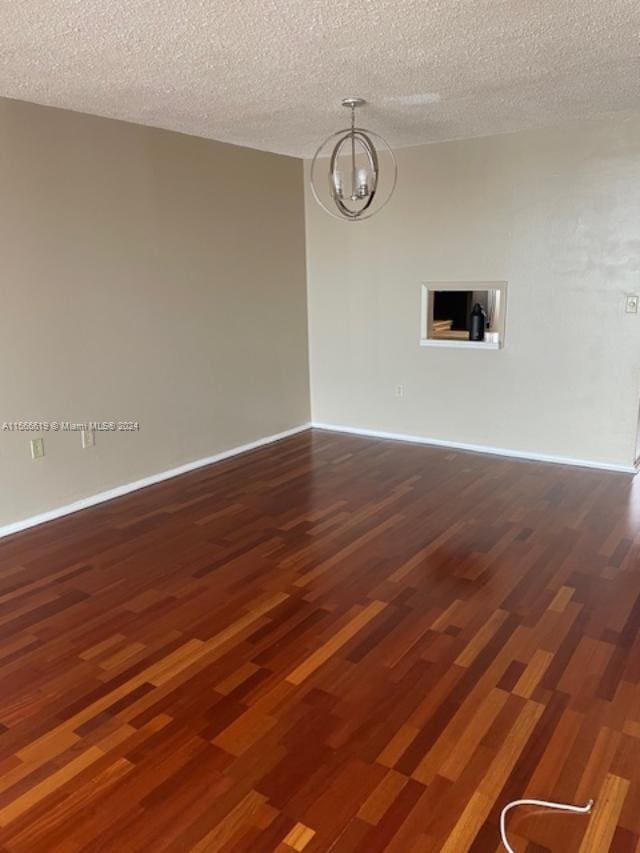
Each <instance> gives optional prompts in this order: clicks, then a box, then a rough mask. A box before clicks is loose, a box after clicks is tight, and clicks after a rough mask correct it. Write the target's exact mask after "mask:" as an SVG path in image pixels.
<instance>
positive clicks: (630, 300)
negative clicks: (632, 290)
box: [624, 294, 638, 314]
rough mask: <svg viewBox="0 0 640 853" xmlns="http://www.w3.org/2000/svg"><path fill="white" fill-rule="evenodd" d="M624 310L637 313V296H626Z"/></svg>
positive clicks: (628, 312)
mask: <svg viewBox="0 0 640 853" xmlns="http://www.w3.org/2000/svg"><path fill="white" fill-rule="evenodd" d="M624 310H625V311H626V312H627V314H637V313H638V297H637V296H636V295H635V294H631V295H630V296H627V301H626V305H625V309H624Z"/></svg>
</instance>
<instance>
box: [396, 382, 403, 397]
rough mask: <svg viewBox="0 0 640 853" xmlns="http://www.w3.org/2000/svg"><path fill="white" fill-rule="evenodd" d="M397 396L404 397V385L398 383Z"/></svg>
mask: <svg viewBox="0 0 640 853" xmlns="http://www.w3.org/2000/svg"><path fill="white" fill-rule="evenodd" d="M396 397H404V385H396Z"/></svg>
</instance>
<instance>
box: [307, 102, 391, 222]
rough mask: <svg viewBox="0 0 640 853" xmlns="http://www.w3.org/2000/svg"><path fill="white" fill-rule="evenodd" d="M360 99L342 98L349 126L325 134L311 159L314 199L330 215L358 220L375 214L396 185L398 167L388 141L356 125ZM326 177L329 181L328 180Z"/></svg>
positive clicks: (351, 220)
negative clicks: (326, 135)
mask: <svg viewBox="0 0 640 853" xmlns="http://www.w3.org/2000/svg"><path fill="white" fill-rule="evenodd" d="M364 104H365V101H363V100H362V98H345V99H344V100H343V101H342V106H344V107H347V108H348V109H350V110H351V127H349V128H345V129H343V130H338V131H336V133H332V134H331V135H330V136H328V137H327V138H326V139H325V140H324V141H323V142H322V144H321V145H320V146H319V147H318V150H317V151H316V153H315V156H314V158H313V160H312V162H311V175H310V184H311V191H312V193H313V196H314V198H315V200H316V201H317V202H318V204H319V205H320V207H322V208H323V209H324V210H325V211H326V212H327V213H329V214H330V215H331V216H334V217H336V218H337V219H346V220H347V221H348V222H358V221H360V220H362V219H368V218H369V217H370V216H373V215H374V213H378V211H379V210H381V209H382V208H383V207H384V205H385V204H386V203H387V202H388V201H389V199H390V198H391V195H392V194H393V191H394V189H395V186H396V180H397V176H398V166H397V163H396V158H395V157H394V154H393V151H392V150H391V148H390V146H389V144H388V143H387V142H386V141H385V140H384V139H383V138H382V137H381V136H380V135H379V134H377V133H374V132H373V131H371V130H365V129H364V128H361V127H356V119H355V114H356V109H357V108H358V107H362V106H363V105H364ZM327 179H328V180H327Z"/></svg>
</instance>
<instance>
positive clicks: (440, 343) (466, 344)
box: [420, 338, 502, 349]
mask: <svg viewBox="0 0 640 853" xmlns="http://www.w3.org/2000/svg"><path fill="white" fill-rule="evenodd" d="M420 346H421V347H455V348H456V349H500V348H501V347H502V344H501V343H500V341H465V340H460V341H456V340H447V339H446V338H422V339H421V341H420Z"/></svg>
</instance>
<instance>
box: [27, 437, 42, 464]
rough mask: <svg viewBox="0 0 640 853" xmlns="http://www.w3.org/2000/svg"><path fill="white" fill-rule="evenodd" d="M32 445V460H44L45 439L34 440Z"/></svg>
mask: <svg viewBox="0 0 640 853" xmlns="http://www.w3.org/2000/svg"><path fill="white" fill-rule="evenodd" d="M30 445H31V458H32V459H42V457H43V456H44V438H32V439H31V441H30Z"/></svg>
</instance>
